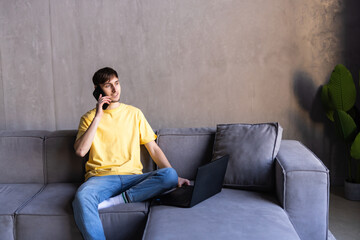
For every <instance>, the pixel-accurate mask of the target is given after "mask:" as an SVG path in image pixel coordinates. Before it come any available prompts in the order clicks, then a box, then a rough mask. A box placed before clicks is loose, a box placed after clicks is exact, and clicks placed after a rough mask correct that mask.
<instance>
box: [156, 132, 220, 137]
mask: <svg viewBox="0 0 360 240" xmlns="http://www.w3.org/2000/svg"><path fill="white" fill-rule="evenodd" d="M213 134H215V132H214V133H194V134H190V133H189V134H184V133H182V134H177V133H166V134H161V133H160V134H158V137H160V136H189V137H192V136H204V135H213Z"/></svg>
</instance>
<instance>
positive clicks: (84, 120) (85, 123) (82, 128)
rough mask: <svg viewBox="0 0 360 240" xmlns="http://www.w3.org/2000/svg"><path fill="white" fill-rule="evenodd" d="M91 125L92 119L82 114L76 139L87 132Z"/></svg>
mask: <svg viewBox="0 0 360 240" xmlns="http://www.w3.org/2000/svg"><path fill="white" fill-rule="evenodd" d="M89 126H90V120H89V119H87V118H85V116H82V117H81V119H80V123H79V127H78V133H77V135H76V140H78V139H79V138H80V137H81V136H82V135H83V134H84V133H85V132H86V130H87V129H88V127H89ZM76 140H75V141H76Z"/></svg>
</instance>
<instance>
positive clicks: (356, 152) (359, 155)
mask: <svg viewBox="0 0 360 240" xmlns="http://www.w3.org/2000/svg"><path fill="white" fill-rule="evenodd" d="M350 155H351V157H352V158H354V159H360V133H359V134H358V135H357V136H356V138H355V140H354V142H353V144H352V145H351V150H350Z"/></svg>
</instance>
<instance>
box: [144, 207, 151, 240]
mask: <svg viewBox="0 0 360 240" xmlns="http://www.w3.org/2000/svg"><path fill="white" fill-rule="evenodd" d="M151 205H152V204H151V203H150V205H149V207H148V214H147V218H146V225H145V228H144V231H143V235H142V240H144V239H145V236H146V234H147V231H148V227H149V223H150V218H151V215H152V206H151Z"/></svg>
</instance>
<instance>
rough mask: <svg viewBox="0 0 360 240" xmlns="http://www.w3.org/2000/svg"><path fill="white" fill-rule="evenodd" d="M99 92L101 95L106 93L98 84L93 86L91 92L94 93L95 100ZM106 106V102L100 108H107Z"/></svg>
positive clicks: (97, 99) (97, 98)
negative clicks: (93, 88)
mask: <svg viewBox="0 0 360 240" xmlns="http://www.w3.org/2000/svg"><path fill="white" fill-rule="evenodd" d="M100 94H102V96H106V94H105V93H104V91H103V90H102V89H101V87H100V86H97V87H96V88H95V90H94V92H93V95H94V97H95V99H96V101H99V97H100ZM108 106H109V104H108V103H104V104H103V106H102V108H103V109H104V110H105V109H107V107H108Z"/></svg>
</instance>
